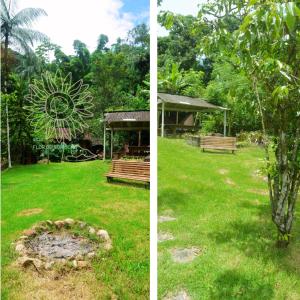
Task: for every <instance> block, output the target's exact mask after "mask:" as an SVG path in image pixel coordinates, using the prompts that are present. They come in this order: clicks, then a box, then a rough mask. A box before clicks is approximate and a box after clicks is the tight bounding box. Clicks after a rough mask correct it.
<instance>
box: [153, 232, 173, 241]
mask: <svg viewBox="0 0 300 300" xmlns="http://www.w3.org/2000/svg"><path fill="white" fill-rule="evenodd" d="M157 240H158V242H159V243H161V242H165V241H172V240H174V236H173V234H172V233H170V232H159V233H158V235H157Z"/></svg>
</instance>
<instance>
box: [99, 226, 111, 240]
mask: <svg viewBox="0 0 300 300" xmlns="http://www.w3.org/2000/svg"><path fill="white" fill-rule="evenodd" d="M97 236H99V238H101V239H102V240H104V241H109V240H110V237H109V234H108V232H107V231H106V230H103V229H100V230H98V231H97Z"/></svg>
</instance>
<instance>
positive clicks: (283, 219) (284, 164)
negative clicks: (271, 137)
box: [272, 129, 300, 248]
mask: <svg viewBox="0 0 300 300" xmlns="http://www.w3.org/2000/svg"><path fill="white" fill-rule="evenodd" d="M299 132H300V130H299V129H298V130H297V133H296V135H295V136H294V142H293V145H292V150H293V151H292V156H291V158H290V159H288V152H289V149H290V148H289V147H288V146H287V145H288V142H287V140H286V136H287V135H286V133H285V132H284V131H282V130H281V131H280V134H279V138H278V145H277V149H276V160H277V166H276V167H277V168H276V169H277V175H276V176H275V178H274V180H273V195H274V203H275V205H274V208H273V212H272V214H273V222H274V223H275V225H276V227H277V230H278V238H277V246H278V247H280V248H285V247H287V246H288V244H289V242H290V239H291V230H292V224H293V220H294V213H295V204H296V201H297V197H298V192H299V186H300V170H299V166H298V165H297V163H295V162H296V161H297V155H298V153H299Z"/></svg>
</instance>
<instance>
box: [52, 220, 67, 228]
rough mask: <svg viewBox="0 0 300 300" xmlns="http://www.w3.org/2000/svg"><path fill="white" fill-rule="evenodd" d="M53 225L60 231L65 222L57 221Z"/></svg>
mask: <svg viewBox="0 0 300 300" xmlns="http://www.w3.org/2000/svg"><path fill="white" fill-rule="evenodd" d="M54 224H55V226H56V227H57V228H58V229H60V228H63V227H64V225H65V222H64V221H60V220H59V221H55V222H54Z"/></svg>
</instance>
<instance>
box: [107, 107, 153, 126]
mask: <svg viewBox="0 0 300 300" xmlns="http://www.w3.org/2000/svg"><path fill="white" fill-rule="evenodd" d="M105 121H106V122H107V123H108V124H110V123H115V122H150V111H146V110H143V111H117V112H107V113H105Z"/></svg>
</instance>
